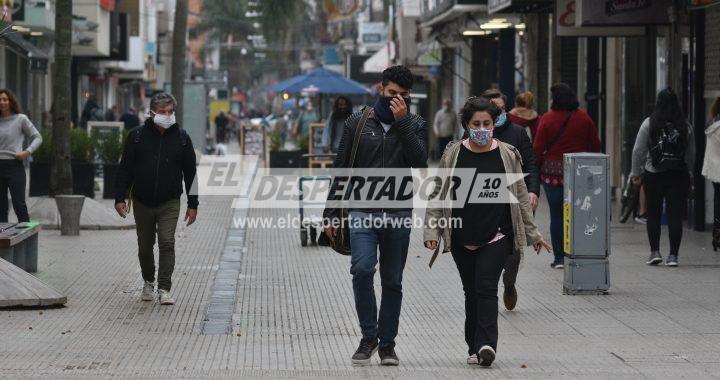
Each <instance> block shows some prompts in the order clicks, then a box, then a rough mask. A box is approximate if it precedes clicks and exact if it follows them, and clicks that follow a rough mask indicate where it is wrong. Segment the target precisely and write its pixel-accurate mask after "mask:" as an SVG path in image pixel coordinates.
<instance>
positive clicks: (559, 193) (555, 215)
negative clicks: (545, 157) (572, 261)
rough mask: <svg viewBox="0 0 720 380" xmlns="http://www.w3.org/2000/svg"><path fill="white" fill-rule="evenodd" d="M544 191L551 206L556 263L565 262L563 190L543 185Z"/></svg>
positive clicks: (551, 228)
mask: <svg viewBox="0 0 720 380" xmlns="http://www.w3.org/2000/svg"><path fill="white" fill-rule="evenodd" d="M543 189H544V190H545V195H546V196H547V200H548V205H549V206H550V239H551V240H552V247H553V254H554V255H555V262H556V263H561V262H563V258H564V256H563V248H564V244H563V188H562V187H553V186H549V185H547V184H545V183H543Z"/></svg>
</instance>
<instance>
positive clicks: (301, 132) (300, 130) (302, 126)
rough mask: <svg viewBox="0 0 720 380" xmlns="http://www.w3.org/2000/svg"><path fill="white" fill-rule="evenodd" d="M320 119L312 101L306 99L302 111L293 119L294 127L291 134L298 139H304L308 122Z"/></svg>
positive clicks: (306, 135)
mask: <svg viewBox="0 0 720 380" xmlns="http://www.w3.org/2000/svg"><path fill="white" fill-rule="evenodd" d="M318 120H320V116H318V113H317V111H315V109H314V108H313V103H312V101H310V100H308V101H307V103H306V104H305V107H303V109H302V111H300V114H299V115H298V117H297V119H296V120H295V128H294V130H293V134H294V135H295V137H296V138H297V139H298V141H300V140H306V139H307V138H308V131H309V130H310V123H317V122H318Z"/></svg>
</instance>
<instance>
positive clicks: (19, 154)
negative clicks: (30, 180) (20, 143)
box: [15, 150, 30, 161]
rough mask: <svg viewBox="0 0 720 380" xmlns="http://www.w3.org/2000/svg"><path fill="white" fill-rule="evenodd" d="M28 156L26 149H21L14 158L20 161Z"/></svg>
mask: <svg viewBox="0 0 720 380" xmlns="http://www.w3.org/2000/svg"><path fill="white" fill-rule="evenodd" d="M28 157H30V152H28V151H27V150H23V151H22V152H20V153H18V154H16V155H15V159H17V160H18V161H22V160H24V159H26V158H28Z"/></svg>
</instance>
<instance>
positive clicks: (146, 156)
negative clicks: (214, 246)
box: [115, 93, 198, 305]
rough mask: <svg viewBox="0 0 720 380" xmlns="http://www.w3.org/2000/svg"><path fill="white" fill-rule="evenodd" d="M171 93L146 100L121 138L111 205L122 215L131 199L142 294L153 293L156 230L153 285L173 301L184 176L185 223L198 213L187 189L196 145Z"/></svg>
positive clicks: (192, 177)
mask: <svg viewBox="0 0 720 380" xmlns="http://www.w3.org/2000/svg"><path fill="white" fill-rule="evenodd" d="M176 105H177V102H176V101H175V98H174V97H173V96H172V95H171V94H168V93H159V94H156V95H155V96H153V97H152V100H150V117H149V118H147V120H145V124H144V125H142V126H140V127H138V128H136V129H134V130H132V131H131V132H130V133H129V134H128V137H127V139H126V141H125V148H124V150H123V154H122V158H121V160H120V167H119V169H118V171H117V174H116V177H115V210H117V212H118V214H119V215H120V216H121V217H123V218H125V217H126V216H127V213H128V211H129V210H128V206H127V204H126V203H125V199H126V197H129V198H130V199H131V200H133V201H134V204H135V225H136V229H137V237H138V258H139V259H140V269H141V271H142V276H143V280H145V284H144V286H143V291H142V295H141V299H142V300H143V301H152V300H153V299H154V298H155V260H154V258H153V246H154V245H155V236H156V235H157V241H158V248H159V251H160V254H159V263H158V275H157V280H158V284H157V288H158V297H159V300H160V304H162V305H172V304H174V303H175V300H173V299H172V297H171V296H170V287H171V285H172V280H171V277H172V273H173V269H174V267H175V227H176V226H177V219H178V216H179V214H180V196H181V195H182V193H183V188H182V182H183V180H184V181H185V191H186V193H187V199H188V200H187V211H186V212H185V221H186V222H187V225H188V226H189V225H191V224H193V223H194V222H195V218H196V217H197V207H198V196H197V194H190V188H191V187H192V184H193V181H194V180H195V171H196V168H195V150H194V149H193V145H192V141H191V140H190V137H189V136H188V134H187V132H185V130H183V129H180V126H179V125H178V124H177V122H176V121H175V106H176Z"/></svg>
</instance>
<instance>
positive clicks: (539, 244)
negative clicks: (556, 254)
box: [533, 240, 553, 255]
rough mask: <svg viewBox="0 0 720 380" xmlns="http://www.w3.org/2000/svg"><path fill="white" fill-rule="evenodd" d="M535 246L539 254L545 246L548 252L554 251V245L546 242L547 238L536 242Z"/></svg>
mask: <svg viewBox="0 0 720 380" xmlns="http://www.w3.org/2000/svg"><path fill="white" fill-rule="evenodd" d="M533 247H534V248H535V253H536V254H538V255H539V254H540V251H541V250H542V249H543V248H545V250H546V251H548V253H552V251H553V250H552V246H551V245H550V244H549V243H548V242H546V241H545V240H540V241H539V242H537V243H535V244H534V245H533Z"/></svg>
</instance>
